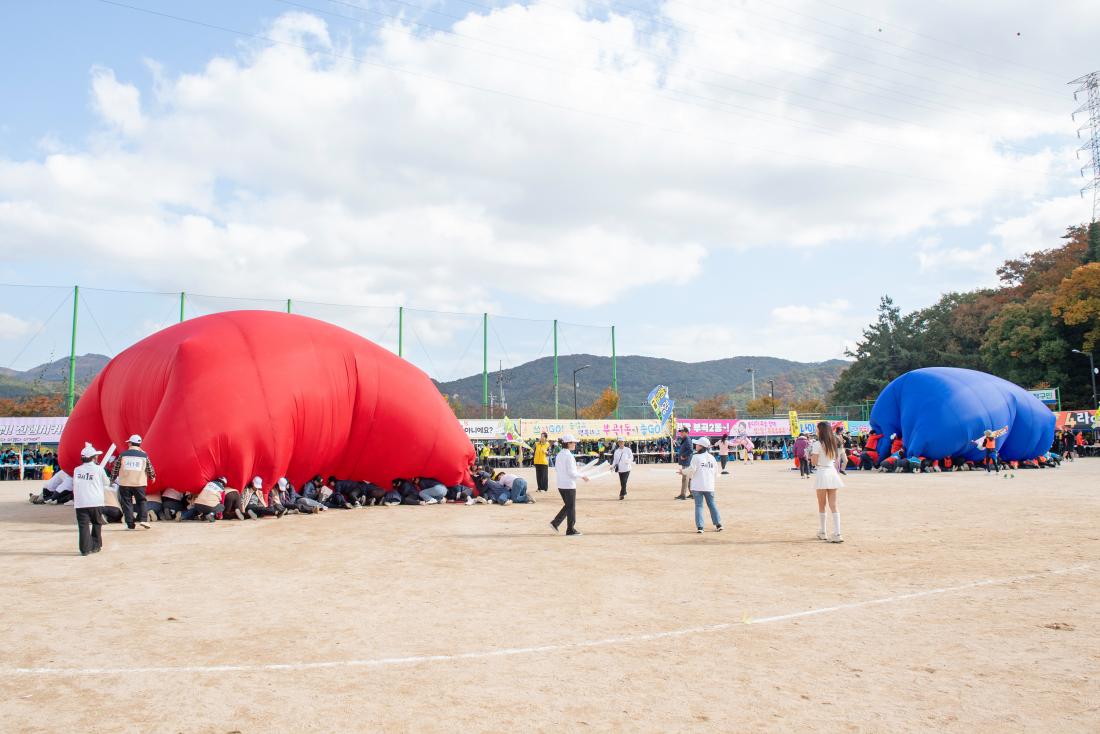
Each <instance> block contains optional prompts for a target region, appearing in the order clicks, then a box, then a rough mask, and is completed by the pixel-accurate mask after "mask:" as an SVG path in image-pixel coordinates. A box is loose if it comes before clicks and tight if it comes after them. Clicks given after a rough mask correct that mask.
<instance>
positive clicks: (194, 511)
mask: <svg viewBox="0 0 1100 734" xmlns="http://www.w3.org/2000/svg"><path fill="white" fill-rule="evenodd" d="M228 481H229V480H228V479H226V478H225V477H218V478H216V479H214V480H212V481H209V482H207V483H206V486H204V487H203V488H202V491H201V492H199V494H198V496H197V497H195V499H194V501H193V502H192V503H191V506H190V507H188V508H187V510H186V511H184V512H182V513H180V514H178V515H176V520H177V521H182V520H194V519H195V518H197V517H203V518H205V519H206V521H207V522H214V521H215V520H217V519H218V515H219V514H223V513H224V512H225V504H224V503H223V493H224V492H225V485H226V483H227V482H228Z"/></svg>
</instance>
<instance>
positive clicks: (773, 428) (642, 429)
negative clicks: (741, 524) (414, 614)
mask: <svg viewBox="0 0 1100 734" xmlns="http://www.w3.org/2000/svg"><path fill="white" fill-rule="evenodd" d="M1055 416H1056V419H1057V423H1056V425H1057V427H1058V429H1060V430H1065V429H1071V430H1092V429H1093V428H1094V427H1095V426H1096V425H1097V416H1096V414H1095V413H1092V412H1090V411H1087V410H1078V411H1060V412H1058V413H1055ZM65 420H66V419H65V418H10V417H9V418H0V443H4V444H19V443H45V444H55V443H57V442H58V441H60V440H61V432H62V430H64V428H65ZM459 422H460V423H461V424H462V427H463V428H464V429H465V431H466V435H467V436H469V437H470V440H472V441H514V440H517V439H519V440H524V441H527V440H530V439H533V438H537V437H538V436H539V434H541V433H543V432H545V433H546V435H547V436H549V437H550V438H559V437H561V436H562V434H565V433H571V434H573V435H574V436H576V437H577V438H578V439H580V440H581V441H586V440H593V439H600V438H615V437H617V436H622V437H623V438H625V439H626V440H628V441H653V440H656V439H658V438H663V437H665V436H667V435H668V433H667V432H666V431H665V430H664V429H662V427H661V421H659V420H656V419H654V420H538V419H528V418H523V419H520V420H510V419H504V420H461V421H459ZM829 423H830V424H831V425H832V426H833V427H834V428H836V427H837V426H841V427H843V428H844V430H845V431H847V432H848V433H851V434H853V435H859V434H866V433H870V431H871V424H870V423H868V422H867V421H829ZM676 426H677V427H678V428H680V427H683V428H687V429H688V433H689V434H691V435H692V436H711V437H713V436H721V435H723V434H725V435H729V436H730V437H732V438H738V437H741V436H747V437H749V438H759V437H765V436H773V437H782V436H792V435H797V433H807V434H812V433H814V432H815V431H816V422H814V421H804V420H798V418H797V416H791V417H783V418H732V419H715V418H680V419H678V420H677V421H676ZM796 426H797V430H796Z"/></svg>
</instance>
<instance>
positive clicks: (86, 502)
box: [73, 443, 111, 556]
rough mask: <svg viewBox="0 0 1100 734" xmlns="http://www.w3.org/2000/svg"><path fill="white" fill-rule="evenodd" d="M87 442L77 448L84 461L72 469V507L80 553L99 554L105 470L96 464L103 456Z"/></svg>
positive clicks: (101, 543)
mask: <svg viewBox="0 0 1100 734" xmlns="http://www.w3.org/2000/svg"><path fill="white" fill-rule="evenodd" d="M102 453H103V452H102V451H97V450H96V448H95V447H94V446H92V445H91V444H90V443H86V444H84V448H83V449H81V451H80V458H81V459H82V460H83V462H84V463H82V464H81V465H80V466H78V467H77V468H76V471H74V472H73V506H74V507H75V508H76V526H77V533H78V536H79V545H80V555H82V556H86V555H88V554H89V553H99V551H100V550H102V548H103V535H102V531H103V512H102V510H101V508H102V507H103V505H105V504H107V497H106V492H107V485H109V484H110V483H111V482H110V480H109V479H107V472H105V471H103V467H101V466H100V465H99V464H97V463H96V459H98V458H99V457H100V455H102Z"/></svg>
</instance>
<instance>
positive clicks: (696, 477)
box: [680, 437, 722, 533]
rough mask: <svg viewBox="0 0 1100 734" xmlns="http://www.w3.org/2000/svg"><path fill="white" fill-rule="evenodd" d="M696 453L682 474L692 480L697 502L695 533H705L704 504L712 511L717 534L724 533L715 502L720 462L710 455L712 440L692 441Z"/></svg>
mask: <svg viewBox="0 0 1100 734" xmlns="http://www.w3.org/2000/svg"><path fill="white" fill-rule="evenodd" d="M691 443H692V445H693V446H694V447H695V453H694V454H693V455H692V457H691V463H690V464H688V466H687V467H686V468H684V469H681V470H680V471H681V473H682V474H683V475H684V476H686V477H688V478H689V479H690V480H691V496H692V498H693V499H694V500H695V532H697V533H701V532H703V503H704V502H706V503H707V509H709V510H710V520H711V522H713V523H714V530H715V532H719V533H720V532H722V516H721V515H719V514H718V505H716V504H715V502H714V480H715V475H716V474H717V473H718V462H716V461H715V460H714V455H713V454H712V453H710V439H709V438H706V437H702V438H696V439H693V440H692V442H691Z"/></svg>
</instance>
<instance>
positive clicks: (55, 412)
mask: <svg viewBox="0 0 1100 734" xmlns="http://www.w3.org/2000/svg"><path fill="white" fill-rule="evenodd" d="M63 415H65V396H64V395H30V396H28V397H25V398H4V399H0V416H14V417H19V418H44V417H49V416H63Z"/></svg>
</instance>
